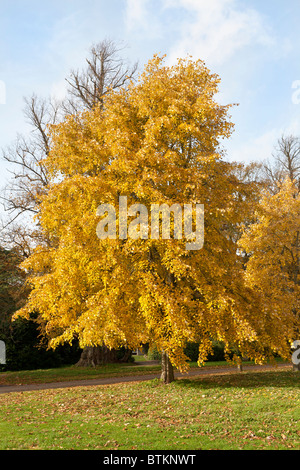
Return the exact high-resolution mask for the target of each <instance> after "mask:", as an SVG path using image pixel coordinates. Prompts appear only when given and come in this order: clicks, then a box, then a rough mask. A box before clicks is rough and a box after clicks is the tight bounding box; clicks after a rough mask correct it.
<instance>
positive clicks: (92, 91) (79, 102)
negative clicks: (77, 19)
mask: <svg viewBox="0 0 300 470" xmlns="http://www.w3.org/2000/svg"><path fill="white" fill-rule="evenodd" d="M123 49H124V47H122V46H118V45H116V44H115V43H114V42H113V41H111V40H109V39H105V40H104V41H102V42H100V43H98V44H96V45H94V46H92V48H91V50H90V56H89V57H88V58H87V59H86V64H87V65H86V67H85V68H84V69H83V70H82V71H78V70H77V71H74V70H73V71H71V74H70V76H69V77H68V78H67V79H66V81H67V83H68V85H69V88H68V97H67V99H66V100H65V103H64V106H65V109H66V111H67V112H69V113H70V112H71V113H72V114H73V113H75V112H77V111H78V110H79V111H80V110H82V109H92V108H93V107H94V106H96V105H100V106H103V101H104V97H105V95H106V94H107V93H108V91H109V90H110V89H113V90H115V89H118V88H120V87H123V86H125V85H126V83H127V82H128V81H129V80H130V79H133V78H134V76H135V74H136V71H137V63H135V64H134V65H133V66H130V65H128V64H127V63H126V62H125V61H124V59H123V58H122V57H121V56H120V51H122V50H123Z"/></svg>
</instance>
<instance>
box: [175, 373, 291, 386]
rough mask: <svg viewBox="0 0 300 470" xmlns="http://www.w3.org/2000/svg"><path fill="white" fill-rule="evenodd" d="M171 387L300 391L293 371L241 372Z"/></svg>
mask: <svg viewBox="0 0 300 470" xmlns="http://www.w3.org/2000/svg"><path fill="white" fill-rule="evenodd" d="M170 385H171V386H174V387H178V388H195V389H197V388H199V389H200V388H201V389H202V390H203V389H204V388H206V389H215V388H218V389H220V388H264V387H275V388H276V387H278V388H294V389H298V390H299V389H300V373H299V372H294V371H263V372H242V373H240V372H239V373H236V374H228V375H225V374H224V375H215V376H210V377H207V376H206V377H197V378H194V379H184V378H183V379H177V380H175V381H174V382H172V384H170Z"/></svg>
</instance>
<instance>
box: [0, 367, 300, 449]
mask: <svg viewBox="0 0 300 470" xmlns="http://www.w3.org/2000/svg"><path fill="white" fill-rule="evenodd" d="M299 387H300V375H299V374H298V373H295V372H293V371H291V370H289V371H286V370H280V369H277V370H276V371H273V370H272V371H260V372H250V371H249V372H243V373H236V374H224V375H214V376H213V375H210V376H203V377H201V378H197V379H193V380H187V379H180V380H176V381H175V382H173V383H172V384H170V385H167V386H166V385H163V384H162V383H161V382H160V381H159V380H158V379H153V380H151V381H147V382H131V383H126V384H116V385H105V386H91V387H78V388H67V389H56V390H43V391H32V392H23V393H20V392H18V393H9V394H3V395H0V415H1V419H0V449H1V450H4V449H42V450H47V449H106V450H111V449H118V450H125V449H126V450H127V449H129V450H132V449H135V450H143V449H145V450H171V449H172V450H185V449H187V450H198V449H211V450H214V449H232V450H235V449H260V450H262V449H270V450H271V449H280V450H285V449H294V450H299V449H300V426H299V422H300V395H299Z"/></svg>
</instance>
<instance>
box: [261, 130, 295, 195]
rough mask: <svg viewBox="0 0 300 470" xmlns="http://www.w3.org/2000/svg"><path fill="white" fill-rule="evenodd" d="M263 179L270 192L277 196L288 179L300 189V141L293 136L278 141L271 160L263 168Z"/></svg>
mask: <svg viewBox="0 0 300 470" xmlns="http://www.w3.org/2000/svg"><path fill="white" fill-rule="evenodd" d="M261 169H262V178H263V180H264V181H265V184H266V185H267V187H268V190H269V191H271V192H272V193H273V194H276V193H277V192H278V191H279V190H280V187H281V186H282V184H283V183H284V181H285V179H286V178H289V179H290V180H291V181H294V183H295V184H296V186H297V187H298V188H299V189H300V139H299V137H296V136H293V135H287V136H284V135H283V136H281V138H280V139H278V142H277V145H276V147H275V151H274V153H273V155H272V159H271V160H267V161H265V162H264V163H263V164H262V166H261Z"/></svg>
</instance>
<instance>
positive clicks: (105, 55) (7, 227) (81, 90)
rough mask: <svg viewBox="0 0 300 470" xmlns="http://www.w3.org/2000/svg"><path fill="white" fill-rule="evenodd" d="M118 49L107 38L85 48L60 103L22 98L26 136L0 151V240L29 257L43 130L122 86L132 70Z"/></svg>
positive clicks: (45, 139) (45, 145)
mask: <svg viewBox="0 0 300 470" xmlns="http://www.w3.org/2000/svg"><path fill="white" fill-rule="evenodd" d="M121 50H122V48H121V47H118V46H117V45H116V44H115V43H114V42H113V41H111V40H104V41H102V42H100V43H98V44H96V45H94V46H93V47H92V48H91V49H90V55H89V57H88V58H87V59H86V64H87V65H86V68H84V69H83V70H82V71H81V72H78V71H77V72H75V71H72V72H71V73H70V76H69V77H68V78H67V79H66V80H67V82H68V85H69V88H68V90H67V96H66V98H65V100H63V101H61V102H57V101H55V100H54V99H52V98H50V99H43V98H39V97H37V96H36V95H33V96H32V97H31V98H29V99H25V109H24V115H25V117H26V119H27V121H28V123H29V124H30V127H31V133H30V135H29V136H26V137H24V136H21V135H18V136H17V139H16V141H15V142H14V144H13V145H12V146H9V147H8V148H6V149H5V150H3V151H2V153H3V159H4V160H5V161H6V162H8V163H9V164H10V168H11V169H10V170H9V171H10V172H11V174H12V178H11V180H10V181H9V182H8V184H7V185H6V187H5V188H3V190H2V194H1V196H0V198H1V199H2V203H3V207H4V210H5V212H6V214H7V217H6V220H4V221H2V229H1V231H0V242H1V243H2V244H3V245H4V246H6V245H11V244H12V243H13V244H14V245H17V246H20V247H21V246H23V247H25V246H26V249H24V250H23V252H24V254H25V252H26V253H27V254H29V252H30V246H32V245H33V246H34V242H35V239H37V240H38V241H39V242H40V241H41V240H40V232H39V230H38V227H37V226H36V224H34V222H33V216H34V215H36V214H37V213H38V211H39V202H40V196H41V195H42V194H45V192H46V191H47V188H48V184H49V179H48V175H47V170H46V168H45V166H44V164H43V161H44V159H45V157H47V155H48V154H49V151H50V148H51V142H50V137H49V133H48V129H47V128H48V126H49V125H51V124H57V123H58V122H60V121H61V120H62V119H63V118H64V117H65V116H66V115H68V114H74V113H78V112H80V111H83V110H85V109H92V108H93V107H94V106H96V105H100V106H103V101H104V96H105V95H106V94H107V93H108V91H109V90H110V89H117V88H120V87H122V86H125V85H126V83H127V81H128V80H129V79H132V78H133V77H134V75H135V73H136V70H137V64H134V65H133V66H129V65H128V64H127V63H126V62H125V61H124V60H123V59H122V57H121V56H120V52H121ZM25 239H26V243H25Z"/></svg>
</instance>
